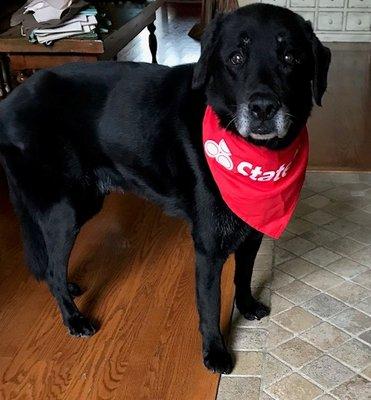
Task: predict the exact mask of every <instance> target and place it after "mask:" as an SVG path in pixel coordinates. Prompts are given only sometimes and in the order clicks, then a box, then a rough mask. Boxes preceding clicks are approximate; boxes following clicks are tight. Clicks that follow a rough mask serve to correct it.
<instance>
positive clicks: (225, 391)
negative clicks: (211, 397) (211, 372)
mask: <svg viewBox="0 0 371 400" xmlns="http://www.w3.org/2000/svg"><path fill="white" fill-rule="evenodd" d="M259 394H260V379H259V378H246V377H228V376H222V378H221V379H220V383H219V391H218V396H217V400H232V399H233V400H246V399H249V400H259Z"/></svg>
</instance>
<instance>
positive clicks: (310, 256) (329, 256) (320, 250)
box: [302, 247, 341, 267]
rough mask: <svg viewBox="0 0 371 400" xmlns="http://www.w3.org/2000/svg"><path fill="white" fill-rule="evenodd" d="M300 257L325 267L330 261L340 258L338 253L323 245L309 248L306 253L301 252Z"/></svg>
mask: <svg viewBox="0 0 371 400" xmlns="http://www.w3.org/2000/svg"><path fill="white" fill-rule="evenodd" d="M302 257H303V258H304V259H305V260H307V261H309V262H311V263H313V264H316V265H319V266H321V267H325V266H326V265H329V264H331V263H332V262H334V261H336V260H339V259H340V258H341V256H340V255H339V254H336V253H334V252H333V251H331V250H328V249H325V248H324V247H317V248H316V249H314V250H310V251H308V252H307V253H305V254H303V256H302Z"/></svg>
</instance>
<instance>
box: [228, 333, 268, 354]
mask: <svg viewBox="0 0 371 400" xmlns="http://www.w3.org/2000/svg"><path fill="white" fill-rule="evenodd" d="M266 337H267V331H266V330H264V329H257V328H240V327H233V328H232V332H231V338H230V341H229V343H231V346H232V349H233V350H242V351H245V350H262V349H263V347H264V346H265V342H266Z"/></svg>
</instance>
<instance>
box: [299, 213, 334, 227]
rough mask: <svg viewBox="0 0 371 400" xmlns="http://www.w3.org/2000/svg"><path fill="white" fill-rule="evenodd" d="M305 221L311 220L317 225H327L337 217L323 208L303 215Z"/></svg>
mask: <svg viewBox="0 0 371 400" xmlns="http://www.w3.org/2000/svg"><path fill="white" fill-rule="evenodd" d="M302 219H304V220H305V221H308V222H311V223H313V224H316V225H320V226H321V225H325V224H328V223H330V222H332V221H334V220H336V219H337V217H335V216H334V215H332V214H329V213H327V212H325V211H322V210H316V211H314V212H312V213H310V214H307V215H304V216H303V217H302Z"/></svg>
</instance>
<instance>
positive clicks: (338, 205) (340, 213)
mask: <svg viewBox="0 0 371 400" xmlns="http://www.w3.org/2000/svg"><path fill="white" fill-rule="evenodd" d="M354 210H355V208H354V207H352V206H351V205H350V204H349V203H347V202H343V201H332V202H331V203H330V204H329V205H327V206H325V207H323V211H326V212H328V213H330V214H333V215H336V216H337V217H344V216H345V215H347V214H349V213H351V212H352V211H354Z"/></svg>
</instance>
